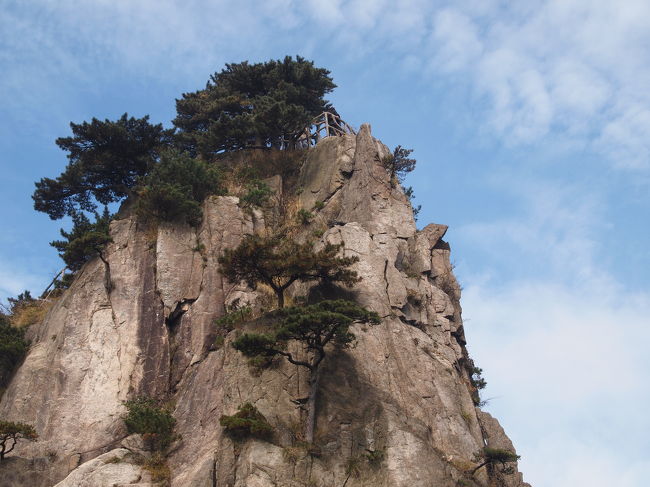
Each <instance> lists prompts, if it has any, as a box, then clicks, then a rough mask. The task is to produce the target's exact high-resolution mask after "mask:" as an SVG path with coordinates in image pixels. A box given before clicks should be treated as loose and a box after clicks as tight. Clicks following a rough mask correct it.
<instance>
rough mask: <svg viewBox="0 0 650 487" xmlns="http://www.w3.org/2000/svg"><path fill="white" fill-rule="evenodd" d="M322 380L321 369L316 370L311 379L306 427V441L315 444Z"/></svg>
mask: <svg viewBox="0 0 650 487" xmlns="http://www.w3.org/2000/svg"><path fill="white" fill-rule="evenodd" d="M319 380H320V367H318V368H316V370H315V371H313V372H312V373H311V376H310V377H309V398H308V399H307V424H306V425H305V441H306V442H307V443H309V444H311V443H313V442H314V429H315V427H316V395H317V394H318V382H319Z"/></svg>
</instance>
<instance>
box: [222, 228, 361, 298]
mask: <svg viewBox="0 0 650 487" xmlns="http://www.w3.org/2000/svg"><path fill="white" fill-rule="evenodd" d="M341 247H342V244H341V245H334V244H326V245H325V247H324V248H323V249H321V250H319V251H315V250H314V245H313V244H312V243H304V244H301V243H297V242H294V241H292V240H287V239H283V238H280V237H261V236H259V235H247V236H246V237H244V239H243V240H242V242H241V244H240V245H239V246H238V247H236V248H234V249H226V250H225V251H224V254H223V255H222V256H221V257H219V264H221V270H222V272H223V274H224V276H226V277H227V278H228V280H230V281H231V282H239V281H246V282H247V284H248V285H249V286H250V287H252V288H255V286H256V285H257V284H259V283H264V284H267V285H268V286H270V287H271V288H272V289H273V291H274V292H275V295H276V297H277V300H278V307H279V308H282V307H284V291H285V290H286V289H287V288H288V287H289V286H290V285H291V284H293V283H294V282H296V281H302V282H306V281H316V280H319V279H323V280H326V281H329V282H340V283H342V284H344V285H346V286H348V287H352V286H353V285H354V284H355V283H356V282H359V280H360V279H359V277H358V276H357V273H356V272H355V271H352V270H350V269H349V267H350V266H351V265H352V264H354V263H355V262H357V261H358V260H359V258H358V257H356V256H353V257H338V256H337V254H338V252H339V250H340V249H341Z"/></svg>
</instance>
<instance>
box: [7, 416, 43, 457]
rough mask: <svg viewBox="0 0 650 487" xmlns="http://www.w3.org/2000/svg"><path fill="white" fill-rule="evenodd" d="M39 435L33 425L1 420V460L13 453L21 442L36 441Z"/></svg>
mask: <svg viewBox="0 0 650 487" xmlns="http://www.w3.org/2000/svg"><path fill="white" fill-rule="evenodd" d="M36 438H38V434H36V430H35V429H34V427H33V426H32V425H29V424H26V423H14V422H11V421H2V420H0V460H3V459H4V457H5V455H6V454H7V453H9V452H11V451H12V450H13V449H14V447H15V446H16V443H17V442H18V441H19V440H28V441H36Z"/></svg>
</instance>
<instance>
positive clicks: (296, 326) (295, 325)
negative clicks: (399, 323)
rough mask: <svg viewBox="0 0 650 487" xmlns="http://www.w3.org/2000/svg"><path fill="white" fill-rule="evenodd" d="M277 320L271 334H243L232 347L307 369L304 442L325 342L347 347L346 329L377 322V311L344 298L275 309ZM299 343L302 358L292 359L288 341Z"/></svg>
mask: <svg viewBox="0 0 650 487" xmlns="http://www.w3.org/2000/svg"><path fill="white" fill-rule="evenodd" d="M275 316H276V317H277V318H279V319H280V321H279V323H278V324H277V325H276V327H275V329H274V330H273V331H272V332H271V333H267V334H259V333H245V334H243V335H242V336H241V337H239V338H238V339H237V340H235V341H234V342H233V347H235V348H236V349H237V350H239V351H240V352H242V353H243V354H244V355H246V356H248V357H256V356H263V357H273V356H276V355H281V356H283V357H285V358H286V359H287V360H288V361H289V362H291V363H292V364H294V365H300V366H302V367H306V368H307V369H309V374H310V376H309V397H308V398H307V423H306V425H305V441H307V442H308V443H313V441H314V427H315V423H316V395H317V393H318V383H319V379H320V373H319V372H320V366H321V364H322V362H323V359H324V358H325V355H326V351H325V348H326V347H327V345H329V344H334V345H337V346H340V347H345V346H348V345H349V344H350V343H351V342H352V341H353V340H354V338H355V336H354V334H352V333H351V332H350V325H352V324H353V323H354V322H364V323H371V324H377V323H379V316H378V315H377V313H374V312H371V311H368V310H366V309H364V308H362V307H360V306H358V305H356V304H355V303H352V302H350V301H344V300H335V301H321V302H320V303H318V304H312V305H309V306H295V307H290V308H284V309H280V310H278V311H276V312H275ZM291 340H296V341H298V342H299V343H300V344H302V346H303V350H304V352H305V354H304V355H305V357H304V358H296V357H295V356H294V355H293V354H292V353H291V352H288V351H287V345H288V343H289V341H291Z"/></svg>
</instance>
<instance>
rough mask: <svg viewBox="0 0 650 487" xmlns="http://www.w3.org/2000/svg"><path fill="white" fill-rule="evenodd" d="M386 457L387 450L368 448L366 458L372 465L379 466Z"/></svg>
mask: <svg viewBox="0 0 650 487" xmlns="http://www.w3.org/2000/svg"><path fill="white" fill-rule="evenodd" d="M385 457H386V451H385V450H383V449H380V450H366V458H367V459H368V463H369V464H370V466H371V467H378V466H379V465H380V464H381V462H383V461H384V458H385Z"/></svg>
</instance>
